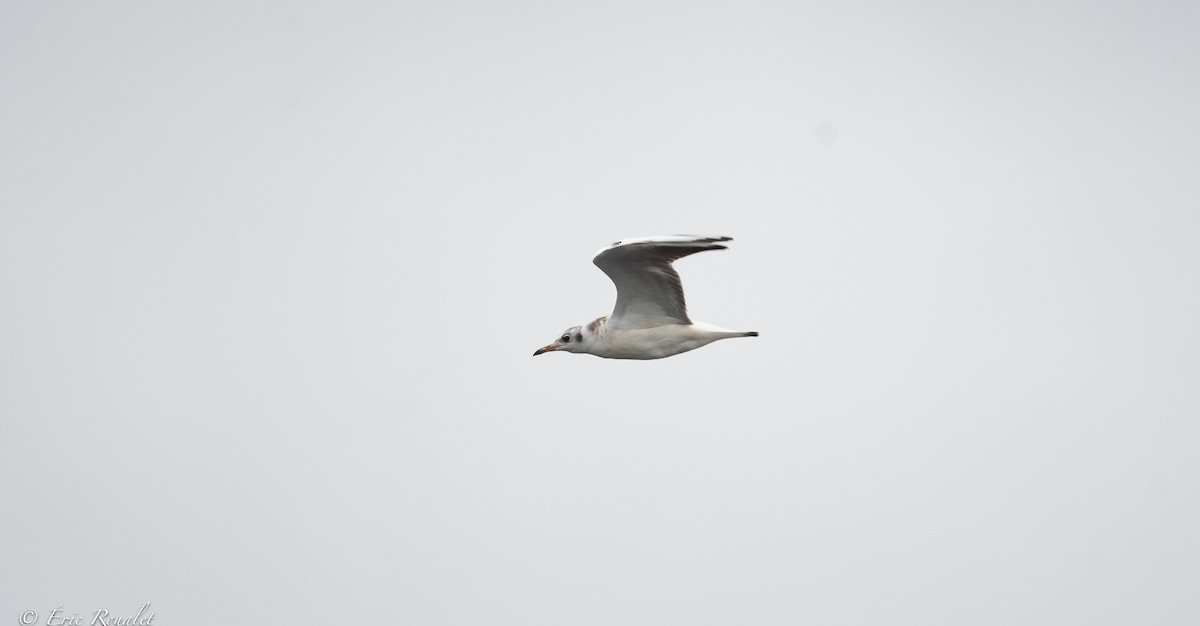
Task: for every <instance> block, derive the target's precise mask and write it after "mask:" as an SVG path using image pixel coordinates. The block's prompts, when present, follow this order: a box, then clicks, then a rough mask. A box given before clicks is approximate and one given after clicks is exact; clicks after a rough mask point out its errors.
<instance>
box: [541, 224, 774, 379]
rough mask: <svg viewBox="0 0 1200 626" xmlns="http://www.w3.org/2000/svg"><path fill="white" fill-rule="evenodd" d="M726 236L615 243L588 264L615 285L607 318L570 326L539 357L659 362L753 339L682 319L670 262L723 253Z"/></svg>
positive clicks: (684, 315) (683, 310) (677, 283)
mask: <svg viewBox="0 0 1200 626" xmlns="http://www.w3.org/2000/svg"><path fill="white" fill-rule="evenodd" d="M723 241H732V239H731V238H729V237H694V236H690V235H679V236H674V237H646V238H643V239H625V240H623V241H618V242H616V243H614V244H612V245H611V246H608V247H607V248H604V249H603V250H601V251H600V252H598V253H597V254H596V257H595V258H594V259H592V262H593V263H595V264H596V266H597V267H599V268H600V269H602V270H604V273H605V274H608V277H609V278H611V279H612V281H613V284H615V285H616V286H617V304H616V306H615V307H613V312H612V315H609V316H608V317H598V318H596V319H594V320H592V321H591V322H589V323H588V324H587V325H586V326H572V327H571V328H568V329H567V330H565V331H563V333H562V336H561V337H559V338H558V340H557V341H555V342H554V343H552V344H550V345H548V346H545V347H542V348H538V350H537V352H534V353H533V356H537V355H539V354H543V353H545V352H579V353H583V354H594V355H596V356H599V357H604V358H606V359H661V358H663V357H668V356H673V355H676V354H679V353H681V352H687V351H688V350H695V349H696V348H699V347H701V346H705V345H708V344H710V343H712V342H714V341H717V340H719V339H729V338H731V337H757V336H758V333H757V332H739V331H732V330H726V329H724V328H718V327H716V326H713V325H711V324H704V323H701V322H693V321H692V320H691V319H689V318H688V314H687V305H686V304H685V303H684V300H683V283H682V282H680V280H679V274H678V273H677V272H676V271H675V268H674V267H672V266H671V263H672V262H673V261H675V260H676V259H680V258H682V257H685V256H687V255H689V254H695V253H696V252H703V251H705V250H724V249H725V246H723V245H721V244H720V243H719V242H723Z"/></svg>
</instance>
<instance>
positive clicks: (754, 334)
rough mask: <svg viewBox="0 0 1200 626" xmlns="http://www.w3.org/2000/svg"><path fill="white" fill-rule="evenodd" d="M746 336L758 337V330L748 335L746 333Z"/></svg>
mask: <svg viewBox="0 0 1200 626" xmlns="http://www.w3.org/2000/svg"><path fill="white" fill-rule="evenodd" d="M745 335H746V336H747V337H757V336H758V331H757V330H752V331H750V332H748V333H745Z"/></svg>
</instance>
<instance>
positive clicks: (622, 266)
mask: <svg viewBox="0 0 1200 626" xmlns="http://www.w3.org/2000/svg"><path fill="white" fill-rule="evenodd" d="M722 241H732V239H731V238H729V237H695V236H691V235H678V236H673V237H646V238H643V239H625V240H622V241H618V242H616V243H614V244H613V245H611V246H609V247H607V248H605V249H603V250H601V251H600V252H599V253H598V254H596V258H594V259H592V262H593V263H595V264H596V266H597V267H599V268H600V269H602V270H604V273H605V274H608V277H609V278H611V279H612V281H613V284H614V285H616V286H617V304H616V306H615V307H613V312H612V315H611V316H609V318H608V326H609V327H610V328H653V327H655V326H662V325H664V324H691V323H692V322H691V320H689V319H688V315H687V304H686V302H684V299H683V283H682V282H680V280H679V274H678V273H677V272H676V271H675V268H674V267H672V266H671V263H672V262H674V261H675V260H676V259H679V258H682V257H685V256H687V255H689V254H695V253H697V252H703V251H705V250H724V249H725V246H723V245H721V244H720V243H718V242H722Z"/></svg>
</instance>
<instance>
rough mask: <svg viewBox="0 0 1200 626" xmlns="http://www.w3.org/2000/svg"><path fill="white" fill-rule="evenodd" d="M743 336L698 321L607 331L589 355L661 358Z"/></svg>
mask: <svg viewBox="0 0 1200 626" xmlns="http://www.w3.org/2000/svg"><path fill="white" fill-rule="evenodd" d="M742 336H745V333H740V332H734V331H731V330H726V329H724V328H718V327H716V326H712V325H709V324H704V323H700V322H697V323H694V324H668V325H665V326H655V327H653V328H623V329H616V328H610V329H607V330H606V331H605V332H604V333H603V334H602V335H601V336H600V337H597V338H596V339H595V340H594V341H593V342H591V345H589V346H588V352H590V353H591V354H594V355H596V356H600V357H604V358H606V359H661V358H663V357H668V356H672V355H675V354H679V353H681V352H687V351H688V350H695V349H696V348H699V347H701V346H706V345H708V344H710V343H712V342H714V341H717V340H720V339H729V338H731V337H742Z"/></svg>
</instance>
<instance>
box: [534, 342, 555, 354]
mask: <svg viewBox="0 0 1200 626" xmlns="http://www.w3.org/2000/svg"><path fill="white" fill-rule="evenodd" d="M557 349H558V346H556V345H554V344H550V345H548V346H546V347H544V348H538V349H537V352H534V353H533V356H537V355H539V354H542V353H543V352H554V351H555V350H557Z"/></svg>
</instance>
